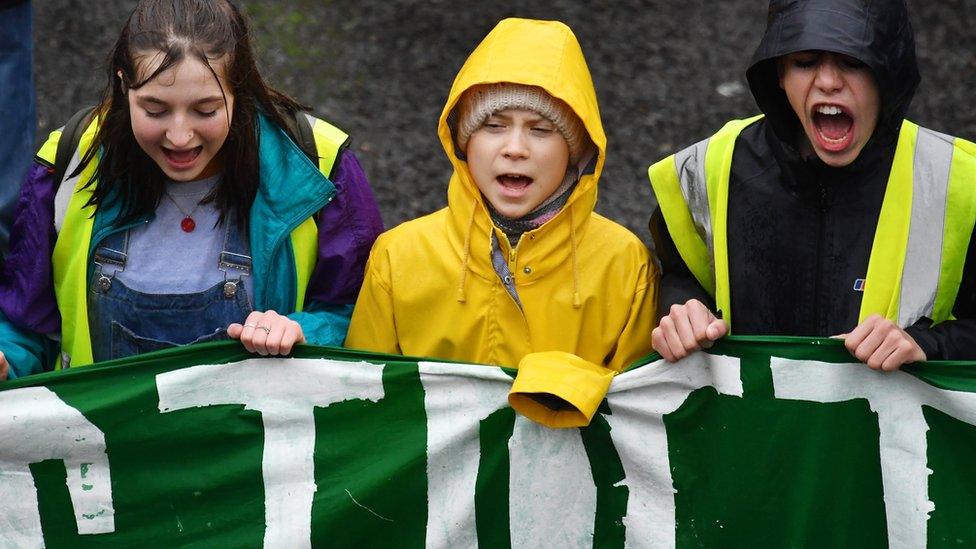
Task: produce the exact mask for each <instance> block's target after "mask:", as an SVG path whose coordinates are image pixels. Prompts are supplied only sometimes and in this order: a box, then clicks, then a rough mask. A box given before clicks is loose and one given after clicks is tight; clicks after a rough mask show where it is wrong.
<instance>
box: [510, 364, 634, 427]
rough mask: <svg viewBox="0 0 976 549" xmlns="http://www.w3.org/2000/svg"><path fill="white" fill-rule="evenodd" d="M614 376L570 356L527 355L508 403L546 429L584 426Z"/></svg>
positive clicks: (600, 367) (513, 385) (588, 422)
mask: <svg viewBox="0 0 976 549" xmlns="http://www.w3.org/2000/svg"><path fill="white" fill-rule="evenodd" d="M615 374H616V372H615V371H613V370H610V369H608V368H604V367H602V366H598V365H596V364H593V363H592V362H588V361H586V360H583V359H582V358H580V357H578V356H576V355H573V354H570V353H564V352H560V351H548V352H542V353H530V354H527V355H525V357H524V358H522V360H521V362H519V369H518V374H517V375H516V377H515V383H514V384H512V390H511V391H510V392H509V394H508V403H509V405H511V407H512V408H514V409H515V411H517V412H518V413H520V414H522V415H523V416H525V417H527V418H529V419H531V420H532V421H535V422H536V423H540V424H542V425H545V426H546V427H555V428H567V427H584V426H586V425H589V424H590V420H591V419H593V415H594V414H596V411H597V409H598V408H599V407H600V403H601V402H603V397H605V396H606V394H607V390H608V389H609V388H610V382H611V381H612V380H613V376H614V375H615Z"/></svg>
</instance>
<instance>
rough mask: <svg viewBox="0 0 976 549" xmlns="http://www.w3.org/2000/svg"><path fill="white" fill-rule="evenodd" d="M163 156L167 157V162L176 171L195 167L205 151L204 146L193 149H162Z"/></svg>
mask: <svg viewBox="0 0 976 549" xmlns="http://www.w3.org/2000/svg"><path fill="white" fill-rule="evenodd" d="M162 149H163V155H164V156H165V157H166V161H167V162H169V164H170V165H171V166H172V167H173V168H174V169H178V170H179V169H187V168H190V167H192V166H193V164H194V162H196V159H197V157H199V156H200V152H202V151H203V146H202V145H201V146H198V147H193V148H192V149H182V150H176V149H169V148H167V147H162Z"/></svg>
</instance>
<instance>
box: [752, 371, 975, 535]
mask: <svg viewBox="0 0 976 549" xmlns="http://www.w3.org/2000/svg"><path fill="white" fill-rule="evenodd" d="M769 366H770V369H771V370H772V373H773V388H774V391H775V393H776V398H781V399H791V400H806V401H811V402H824V403H828V402H844V401H846V400H854V399H861V398H863V399H866V400H867V401H868V403H869V404H870V406H871V409H872V410H874V411H875V412H877V413H878V431H879V437H880V439H879V441H878V445H879V446H880V450H881V455H880V459H881V480H882V485H883V486H884V499H885V514H886V515H887V519H888V545H889V546H890V547H894V548H914V547H925V546H926V544H927V537H928V531H927V526H928V518H929V513H930V512H932V511H933V510H934V509H935V505H934V504H933V503H932V502H931V501H929V490H928V480H929V474H930V473H931V472H932V471H931V470H930V469H929V468H928V463H927V462H928V459H927V444H926V439H925V432H926V431H928V430H929V426H928V424H927V423H926V422H925V416H924V415H922V406H931V407H932V408H935V409H937V410H940V411H941V412H943V413H945V414H948V415H950V416H952V417H954V418H956V419H959V420H962V421H965V422H966V423H969V424H971V425H976V413H974V410H976V394H973V393H963V392H959V391H946V390H942V389H938V388H936V387H933V386H931V385H929V384H927V383H925V382H924V381H921V380H919V379H917V378H915V377H913V376H912V375H911V374H907V373H905V372H888V373H883V372H876V371H874V370H872V369H870V368H868V367H867V366H866V365H864V364H831V363H828V362H818V361H812V360H809V361H808V360H790V359H785V358H777V357H773V358H771V359H770V361H769Z"/></svg>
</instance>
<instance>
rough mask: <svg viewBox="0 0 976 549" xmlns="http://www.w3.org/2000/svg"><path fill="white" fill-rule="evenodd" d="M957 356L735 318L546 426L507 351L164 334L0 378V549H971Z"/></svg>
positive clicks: (964, 398)
mask: <svg viewBox="0 0 976 549" xmlns="http://www.w3.org/2000/svg"><path fill="white" fill-rule="evenodd" d="M654 358H656V357H651V359H654ZM973 370H974V367H973V365H971V364H964V363H927V364H921V365H915V366H911V367H908V368H906V369H905V371H901V372H893V373H880V372H875V371H873V370H871V369H869V368H867V367H866V366H864V365H862V364H852V363H851V357H850V355H848V354H847V352H846V351H845V350H844V348H843V346H842V345H841V343H840V342H838V341H833V340H821V339H806V338H771V337H765V338H741V337H733V338H728V339H727V340H723V341H722V342H720V343H719V344H717V345H716V346H715V347H714V348H713V349H711V350H710V351H709V352H708V353H697V354H696V355H694V356H692V357H689V358H688V359H685V360H683V361H681V362H679V363H676V364H666V363H664V362H662V361H657V360H652V361H651V360H650V359H649V362H648V363H647V364H644V365H638V366H635V367H633V368H631V369H629V370H628V371H626V372H624V373H622V374H620V375H618V376H617V377H616V378H615V379H614V381H613V384H612V385H611V387H610V391H609V392H608V394H607V397H606V399H605V401H604V403H603V404H602V406H601V408H600V411H599V413H598V414H597V415H596V416H595V417H594V419H593V421H592V423H591V424H590V426H589V427H586V428H582V429H559V430H556V429H548V428H545V427H542V426H539V425H537V424H535V423H533V422H531V421H529V420H528V419H526V418H524V417H522V416H520V415H518V414H516V413H515V412H514V411H513V410H512V409H511V408H510V407H509V406H508V401H507V395H508V391H509V389H510V387H511V383H512V379H513V377H514V375H515V372H514V371H511V370H503V369H500V368H494V367H488V366H480V365H468V364H454V363H442V362H430V361H425V360H416V359H409V358H405V357H391V356H384V355H370V354H365V353H359V352H354V351H348V350H341V349H331V348H316V347H303V348H300V349H298V350H296V352H295V354H294V356H293V357H292V358H287V359H281V358H274V359H266V358H260V357H254V356H253V355H249V354H246V353H244V352H243V349H242V348H241V347H240V346H239V345H237V344H236V343H215V344H206V345H201V346H198V347H193V348H184V349H175V350H170V351H163V352H160V353H154V354H151V355H142V356H139V357H134V358H131V359H127V360H122V361H115V362H110V363H104V364H101V365H95V366H91V367H85V368H80V369H77V370H68V371H64V372H55V373H49V374H43V375H39V376H35V377H32V378H27V379H22V380H16V381H12V382H8V383H5V384H2V385H0V546H4V547H6V546H11V547H40V546H47V547H87V546H99V547H102V546H113V547H133V546H140V547H147V546H158V547H173V546H208V547H212V546H220V547H231V546H234V547H242V546H246V547H254V546H261V545H264V546H266V547H303V546H304V547H310V546H316V547H320V546H380V545H382V546H398V547H399V546H402V547H424V546H427V547H475V546H480V547H557V546H558V547H591V546H592V547H728V546H818V547H823V546H827V547H838V546H844V547H848V546H858V547H885V546H890V547H920V546H925V545H929V546H933V547H942V546H955V545H964V546H965V545H973V544H976V506H973V505H972V504H971V502H972V501H974V500H976V474H974V473H973V466H972V463H973V461H974V457H976V450H974V448H976V392H974V391H976V376H974V374H973Z"/></svg>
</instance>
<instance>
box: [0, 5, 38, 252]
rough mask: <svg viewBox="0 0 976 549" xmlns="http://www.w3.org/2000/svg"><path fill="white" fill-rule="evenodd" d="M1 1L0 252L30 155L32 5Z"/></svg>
mask: <svg viewBox="0 0 976 549" xmlns="http://www.w3.org/2000/svg"><path fill="white" fill-rule="evenodd" d="M6 4H9V2H2V1H0V6H4V7H0V255H2V254H3V253H5V252H6V251H7V239H8V238H9V237H10V224H11V222H12V221H13V215H14V207H15V206H16V205H17V194H18V192H19V191H20V185H21V183H22V182H23V180H24V177H25V175H26V174H27V167H28V165H29V164H30V161H31V158H32V157H33V149H34V131H35V127H36V124H37V120H36V115H35V111H34V79H33V77H32V74H33V73H32V63H33V60H32V53H31V51H32V42H33V35H32V33H31V5H30V2H28V1H22V2H16V1H15V2H13V4H12V5H9V6H8V5H6Z"/></svg>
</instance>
